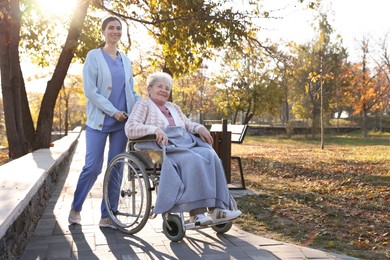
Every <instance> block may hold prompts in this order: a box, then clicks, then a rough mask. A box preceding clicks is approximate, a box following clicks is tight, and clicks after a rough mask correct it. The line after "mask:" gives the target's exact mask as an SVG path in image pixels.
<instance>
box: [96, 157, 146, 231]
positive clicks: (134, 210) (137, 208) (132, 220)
mask: <svg viewBox="0 0 390 260" xmlns="http://www.w3.org/2000/svg"><path fill="white" fill-rule="evenodd" d="M109 180H111V182H109ZM109 184H110V185H111V187H110V189H109ZM109 191H110V192H111V193H112V194H111V195H110V196H111V200H110V199H109ZM115 191H116V192H115ZM103 198H104V202H105V205H106V208H107V210H108V215H109V217H110V219H111V220H112V222H113V223H114V224H115V226H116V227H117V228H118V229H119V230H120V231H122V232H124V233H127V234H135V233H137V232H138V231H140V230H141V229H142V228H143V227H144V226H145V224H146V222H147V221H148V218H149V216H150V209H151V191H150V183H149V177H148V175H147V173H146V171H145V168H144V166H143V165H142V164H141V163H140V162H139V160H138V159H137V158H136V157H135V156H134V155H132V154H129V153H121V154H119V155H117V156H115V157H114V158H113V159H112V161H111V162H110V163H109V165H108V167H107V170H106V173H105V175H104V181H103ZM115 200H118V202H117V203H116V201H115ZM116 204H117V206H116Z"/></svg>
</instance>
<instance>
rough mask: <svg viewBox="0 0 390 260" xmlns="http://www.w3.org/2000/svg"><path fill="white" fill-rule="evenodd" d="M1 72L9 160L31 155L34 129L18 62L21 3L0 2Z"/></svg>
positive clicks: (4, 0) (13, 1) (13, 0)
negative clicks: (0, 13) (0, 12)
mask: <svg viewBox="0 0 390 260" xmlns="http://www.w3.org/2000/svg"><path fill="white" fill-rule="evenodd" d="M0 10H1V11H2V15H3V16H2V17H1V18H0V70H1V85H2V94H3V106H4V118H5V124H6V132H7V139H8V151H9V158H10V159H15V158H18V157H21V156H23V155H24V154H26V153H28V152H30V151H31V142H32V140H33V138H34V127H33V123H32V118H31V114H30V110H29V107H28V100H27V94H26V91H25V89H24V81H23V76H22V71H21V67H20V60H19V42H20V36H19V33H20V21H21V12H20V9H19V1H18V0H2V1H0Z"/></svg>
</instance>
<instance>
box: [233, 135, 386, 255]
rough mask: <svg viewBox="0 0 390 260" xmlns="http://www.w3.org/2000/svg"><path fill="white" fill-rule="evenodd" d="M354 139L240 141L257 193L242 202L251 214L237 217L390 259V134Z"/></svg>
mask: <svg viewBox="0 0 390 260" xmlns="http://www.w3.org/2000/svg"><path fill="white" fill-rule="evenodd" d="M252 138H253V137H252ZM360 140H361V139H360ZM347 141H348V142H351V140H350V138H346V139H345V142H344V143H339V141H338V143H335V142H332V141H331V140H329V141H328V142H329V143H330V144H328V146H327V149H326V150H321V149H320V148H319V147H318V141H316V142H313V141H308V140H305V141H304V140H285V139H274V138H266V137H261V138H260V137H258V138H256V141H246V142H245V143H244V144H242V145H235V146H233V154H234V155H238V156H241V158H242V160H243V165H244V174H245V177H246V184H247V186H248V187H249V189H250V190H252V191H253V192H254V193H255V194H254V195H250V196H245V197H243V198H241V199H239V200H238V204H239V207H240V209H241V210H242V211H243V212H244V216H243V217H242V218H240V219H239V220H238V221H237V222H235V223H236V224H238V225H239V226H240V227H242V228H243V229H245V230H248V231H250V232H253V233H256V234H260V235H264V236H266V237H270V238H275V239H280V240H282V241H287V242H292V243H295V244H300V245H304V246H310V247H315V248H321V249H324V250H329V251H331V252H340V253H344V254H347V255H351V256H355V257H361V258H363V259H389V257H390V245H389V242H390V234H389V232H390V218H389V212H390V171H389V169H390V143H389V140H388V138H387V139H380V140H370V141H366V143H363V142H361V141H355V140H353V143H354V144H353V145H347V144H346V142H347ZM359 142H360V143H359Z"/></svg>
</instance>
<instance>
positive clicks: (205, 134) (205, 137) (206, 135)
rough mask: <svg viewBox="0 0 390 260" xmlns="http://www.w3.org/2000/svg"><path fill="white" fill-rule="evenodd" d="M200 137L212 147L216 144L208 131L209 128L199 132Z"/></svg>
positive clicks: (203, 128)
mask: <svg viewBox="0 0 390 260" xmlns="http://www.w3.org/2000/svg"><path fill="white" fill-rule="evenodd" d="M198 135H199V136H200V138H201V139H202V140H203V141H205V142H206V143H208V144H211V145H212V144H213V143H214V140H213V137H212V136H211V134H210V132H209V130H207V128H205V127H201V128H200V129H199V131H198Z"/></svg>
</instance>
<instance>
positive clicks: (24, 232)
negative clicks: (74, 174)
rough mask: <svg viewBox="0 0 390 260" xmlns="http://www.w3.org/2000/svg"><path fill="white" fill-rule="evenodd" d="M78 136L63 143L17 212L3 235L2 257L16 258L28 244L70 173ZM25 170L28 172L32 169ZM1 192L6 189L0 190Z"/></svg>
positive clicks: (0, 257)
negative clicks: (45, 210) (35, 187)
mask: <svg viewBox="0 0 390 260" xmlns="http://www.w3.org/2000/svg"><path fill="white" fill-rule="evenodd" d="M78 134H79V133H78ZM77 138H78V135H77ZM77 138H75V139H74V140H71V142H67V143H68V146H67V145H65V147H64V145H62V146H63V147H64V148H60V149H62V150H63V151H62V153H61V155H60V156H59V157H58V158H56V160H55V162H54V163H53V164H52V165H50V167H49V168H48V169H45V177H44V180H43V182H42V184H40V187H38V188H37V191H36V192H34V193H35V194H32V195H31V196H30V197H29V201H28V202H27V203H26V205H25V206H24V209H23V210H22V211H21V212H20V213H17V214H19V215H18V216H17V217H15V219H14V220H13V222H12V223H11V224H10V225H9V227H8V229H7V230H6V232H5V233H4V235H3V236H2V237H1V239H0V259H15V256H16V255H18V254H19V253H20V252H23V250H24V248H25V247H26V246H27V243H28V241H29V239H30V237H31V235H32V234H33V232H34V229H35V227H36V225H37V223H38V220H39V219H40V217H41V215H42V213H43V211H44V209H45V207H46V205H47V202H48V201H49V199H50V197H51V195H52V193H53V191H54V189H55V187H56V185H57V183H58V181H59V180H60V178H61V177H62V176H63V175H65V174H68V172H69V166H70V162H71V160H72V157H73V154H74V151H75V148H76V146H77ZM54 145H55V143H54ZM36 164H39V163H36ZM42 165H43V164H41V165H40V167H42ZM25 170H26V171H27V172H28V171H29V170H32V169H25ZM10 174H12V173H10ZM21 177H22V176H21ZM22 178H23V177H22ZM0 192H4V191H1V190H0ZM11 199H12V198H11ZM11 214H15V213H11ZM10 217H12V216H10Z"/></svg>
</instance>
